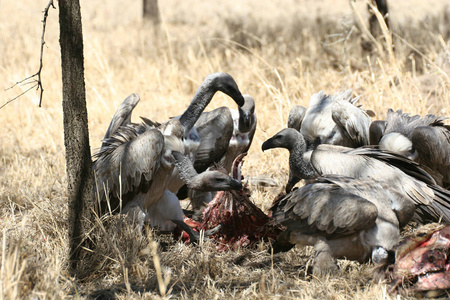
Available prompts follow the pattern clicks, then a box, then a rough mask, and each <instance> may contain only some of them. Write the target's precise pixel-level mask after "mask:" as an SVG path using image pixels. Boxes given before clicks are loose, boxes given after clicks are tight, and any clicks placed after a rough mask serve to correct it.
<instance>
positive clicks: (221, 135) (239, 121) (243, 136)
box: [177, 95, 257, 210]
mask: <svg viewBox="0 0 450 300" xmlns="http://www.w3.org/2000/svg"><path fill="white" fill-rule="evenodd" d="M243 96H244V105H242V106H241V107H239V108H238V109H230V108H228V107H219V108H217V109H214V110H212V111H209V112H203V113H202V115H201V116H200V118H199V119H198V121H197V122H196V123H195V125H194V127H195V128H196V130H197V132H198V135H199V138H200V145H199V147H198V149H197V151H196V155H195V160H194V166H195V169H196V170H197V171H198V172H202V171H204V170H206V169H207V168H209V167H211V166H213V165H214V164H215V163H218V164H219V165H221V166H222V167H223V168H224V169H225V170H226V172H227V173H230V172H231V166H232V164H233V161H234V159H235V158H236V157H237V156H238V155H240V154H242V153H245V152H247V151H248V149H249V148H250V145H251V143H252V140H253V136H254V135H255V131H256V123H257V119H256V114H255V100H254V99H253V98H252V97H251V96H250V95H243ZM188 194H189V198H190V199H191V203H192V206H193V209H194V210H197V209H198V208H200V207H201V206H202V205H203V204H204V203H208V202H209V201H211V200H212V198H213V197H214V195H213V194H211V193H204V192H198V191H195V190H193V191H192V190H191V191H189V192H188ZM177 195H178V196H179V197H180V198H185V197H186V196H187V195H186V194H183V193H181V192H180V193H179V194H177Z"/></svg>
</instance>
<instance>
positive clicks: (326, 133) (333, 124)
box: [288, 90, 371, 148]
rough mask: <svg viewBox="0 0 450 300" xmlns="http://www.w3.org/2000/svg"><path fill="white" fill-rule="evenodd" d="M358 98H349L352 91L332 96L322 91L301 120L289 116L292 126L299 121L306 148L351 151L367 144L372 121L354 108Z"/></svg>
mask: <svg viewBox="0 0 450 300" xmlns="http://www.w3.org/2000/svg"><path fill="white" fill-rule="evenodd" d="M358 99H359V97H357V98H353V97H352V90H347V91H343V92H340V93H338V94H335V95H325V93H324V91H320V92H318V93H316V94H314V95H312V96H311V99H310V101H309V106H308V108H307V109H306V111H304V115H303V117H302V116H298V117H297V118H295V117H294V116H293V115H290V118H291V120H292V122H291V123H292V124H294V123H295V122H298V120H299V119H301V127H300V132H301V133H302V134H303V136H304V138H305V140H306V143H307V144H308V148H310V146H311V145H315V144H333V145H341V146H347V147H352V148H356V147H359V146H363V145H368V143H369V126H370V123H371V120H370V117H369V115H368V114H367V113H366V111H364V110H362V109H361V108H359V107H358V106H356V105H355V103H356V101H357V100H358ZM299 112H300V113H302V112H303V110H302V109H300V110H299ZM291 113H292V114H294V112H291ZM292 126H293V125H292ZM288 127H290V126H288ZM293 128H294V127H293Z"/></svg>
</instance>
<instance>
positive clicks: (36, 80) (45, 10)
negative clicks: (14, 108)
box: [0, 0, 56, 109]
mask: <svg viewBox="0 0 450 300" xmlns="http://www.w3.org/2000/svg"><path fill="white" fill-rule="evenodd" d="M50 7H53V8H54V9H56V7H55V5H54V4H53V0H50V1H49V2H48V4H47V6H46V7H45V8H44V11H43V13H44V18H43V19H42V36H41V56H40V59H39V69H38V71H37V72H36V73H35V74H33V75H31V76H28V77H27V78H25V79H22V80H21V81H18V82H16V83H15V84H14V85H12V86H11V87H9V88H7V89H5V90H6V91H7V90H10V89H12V88H13V87H15V86H18V85H25V84H30V83H34V82H37V83H36V84H35V85H33V86H32V87H31V88H29V89H27V90H26V91H25V92H23V93H21V94H20V95H18V96H16V97H14V98H12V99H11V100H9V101H7V102H6V103H5V104H3V105H2V106H0V109H2V108H3V107H4V106H5V105H7V104H8V103H11V102H12V101H14V100H16V99H17V98H19V97H21V96H22V95H24V94H25V93H27V92H28V91H29V90H31V89H32V88H34V87H37V88H36V89H37V90H41V95H40V97H39V107H41V104H42V96H43V94H44V87H43V86H42V78H41V71H42V67H43V63H42V58H43V57H44V45H45V40H44V35H45V26H46V25H47V17H48V11H49V9H50ZM35 77H37V79H35ZM30 79H34V80H32V81H28V80H30Z"/></svg>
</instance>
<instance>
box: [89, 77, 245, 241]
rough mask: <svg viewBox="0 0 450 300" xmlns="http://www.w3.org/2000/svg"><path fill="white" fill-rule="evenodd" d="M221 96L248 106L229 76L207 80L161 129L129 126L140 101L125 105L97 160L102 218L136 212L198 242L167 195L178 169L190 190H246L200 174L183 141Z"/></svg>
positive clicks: (213, 174)
mask: <svg viewBox="0 0 450 300" xmlns="http://www.w3.org/2000/svg"><path fill="white" fill-rule="evenodd" d="M217 91H222V92H223V93H225V94H227V95H229V96H230V97H231V98H233V100H234V101H235V102H236V103H237V104H238V105H240V106H241V105H243V104H244V98H243V96H242V95H241V93H240V91H239V89H238V87H237V84H236V82H235V81H234V79H233V78H232V77H231V76H230V75H228V74H226V73H214V74H211V75H209V76H207V77H206V79H205V80H204V81H203V83H202V84H201V85H200V87H199V89H198V90H197V92H196V94H195V96H194V98H193V99H192V101H191V103H190V105H189V107H188V108H187V109H186V111H185V112H184V113H183V114H182V115H181V116H180V117H179V118H174V119H171V120H169V121H167V122H166V123H163V124H161V125H159V124H158V123H152V122H151V121H149V120H147V121H146V122H144V123H143V124H132V123H129V122H130V119H131V112H132V109H133V108H134V106H135V105H136V103H137V101H138V100H136V97H138V96H137V95H136V96H133V95H132V96H130V97H128V98H127V99H125V101H124V102H126V103H124V104H122V105H121V106H120V107H119V110H123V111H122V112H120V111H119V112H116V114H115V115H114V118H113V120H112V121H111V125H110V127H109V128H110V129H111V130H108V134H107V136H106V138H105V139H104V140H103V145H102V147H101V149H100V151H99V152H98V153H97V154H95V158H96V160H95V162H94V171H95V175H96V194H97V197H98V202H97V205H96V208H97V211H98V212H99V213H106V212H108V211H111V212H119V211H120V210H122V212H126V211H128V210H131V209H134V208H135V207H137V208H139V209H141V210H142V211H143V213H144V214H145V215H146V220H147V221H148V222H150V224H151V225H153V226H158V227H161V228H162V229H165V230H170V229H172V228H173V227H174V226H175V224H177V225H179V226H180V227H181V228H182V229H183V230H185V231H187V232H188V233H189V235H190V236H191V238H193V241H195V240H197V237H198V235H197V234H196V233H195V232H194V231H193V230H192V229H191V228H190V227H189V226H188V225H186V224H185V223H184V222H183V214H182V210H181V207H180V203H179V201H178V199H177V198H176V196H175V195H174V194H173V193H171V192H170V191H169V190H168V183H169V180H170V177H171V175H172V173H173V170H174V168H175V165H176V167H177V168H176V170H177V171H178V172H179V173H180V177H181V178H182V179H183V180H184V181H185V182H186V183H187V184H188V186H190V187H191V188H196V189H200V190H214V191H216V190H230V189H240V188H241V186H242V185H241V183H240V182H237V181H236V180H234V179H232V178H231V177H229V176H228V175H226V174H223V173H221V172H217V171H214V172H204V173H201V174H198V173H197V172H195V170H194V168H193V166H192V162H191V161H190V160H189V159H188V158H186V157H185V155H186V154H187V153H186V146H185V144H184V143H183V141H184V139H185V137H186V136H187V135H188V133H189V132H190V131H191V129H192V127H193V126H194V124H195V122H196V121H197V119H198V118H199V117H200V115H201V113H202V112H203V110H204V109H205V107H206V106H207V105H208V103H209V102H210V101H211V99H212V97H213V96H214V94H215V93H216V92H217ZM122 120H123V121H122ZM117 124H118V125H117ZM108 135H109V136H108ZM181 174H189V176H181Z"/></svg>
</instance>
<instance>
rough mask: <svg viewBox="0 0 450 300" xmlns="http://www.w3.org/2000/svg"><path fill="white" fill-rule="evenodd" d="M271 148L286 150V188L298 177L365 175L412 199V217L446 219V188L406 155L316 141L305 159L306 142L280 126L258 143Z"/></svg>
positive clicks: (449, 212) (449, 213) (449, 210)
mask: <svg viewBox="0 0 450 300" xmlns="http://www.w3.org/2000/svg"><path fill="white" fill-rule="evenodd" d="M271 148H285V149H288V150H289V152H290V155H289V173H290V175H289V181H288V184H287V186H286V192H289V191H290V190H291V189H292V187H293V186H294V185H295V183H297V182H298V181H300V180H301V179H312V178H315V177H318V176H321V175H327V174H335V175H341V176H348V177H352V178H355V179H360V180H363V179H364V180H365V179H367V180H372V181H374V182H377V183H380V184H383V185H386V186H390V187H391V188H393V189H395V190H397V191H398V192H399V193H401V194H402V195H404V196H405V197H407V198H408V199H409V201H411V202H412V203H414V205H415V207H416V209H415V214H414V220H416V221H418V222H420V223H426V222H437V221H441V220H442V221H443V222H445V223H450V192H449V191H447V190H445V189H443V188H442V187H440V186H438V185H436V182H435V181H434V179H433V178H432V177H431V176H430V175H429V174H428V173H427V172H426V171H424V169H423V168H421V166H420V165H419V164H418V163H415V162H414V161H411V160H409V159H408V158H405V157H403V156H400V155H397V154H395V153H391V152H388V151H383V150H380V149H375V148H368V147H361V148H356V149H352V148H348V147H343V146H336V145H319V146H318V147H317V148H316V149H315V150H314V151H312V154H311V157H310V161H306V160H305V159H304V158H303V153H304V151H305V150H306V142H305V140H304V138H303V136H302V134H301V133H300V132H298V131H297V130H295V129H292V128H287V129H283V130H281V131H280V132H278V133H277V134H276V135H275V136H273V137H271V138H270V139H268V140H267V141H265V142H264V143H263V145H262V150H263V151H264V150H267V149H271ZM396 205H398V204H396V203H394V206H396Z"/></svg>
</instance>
